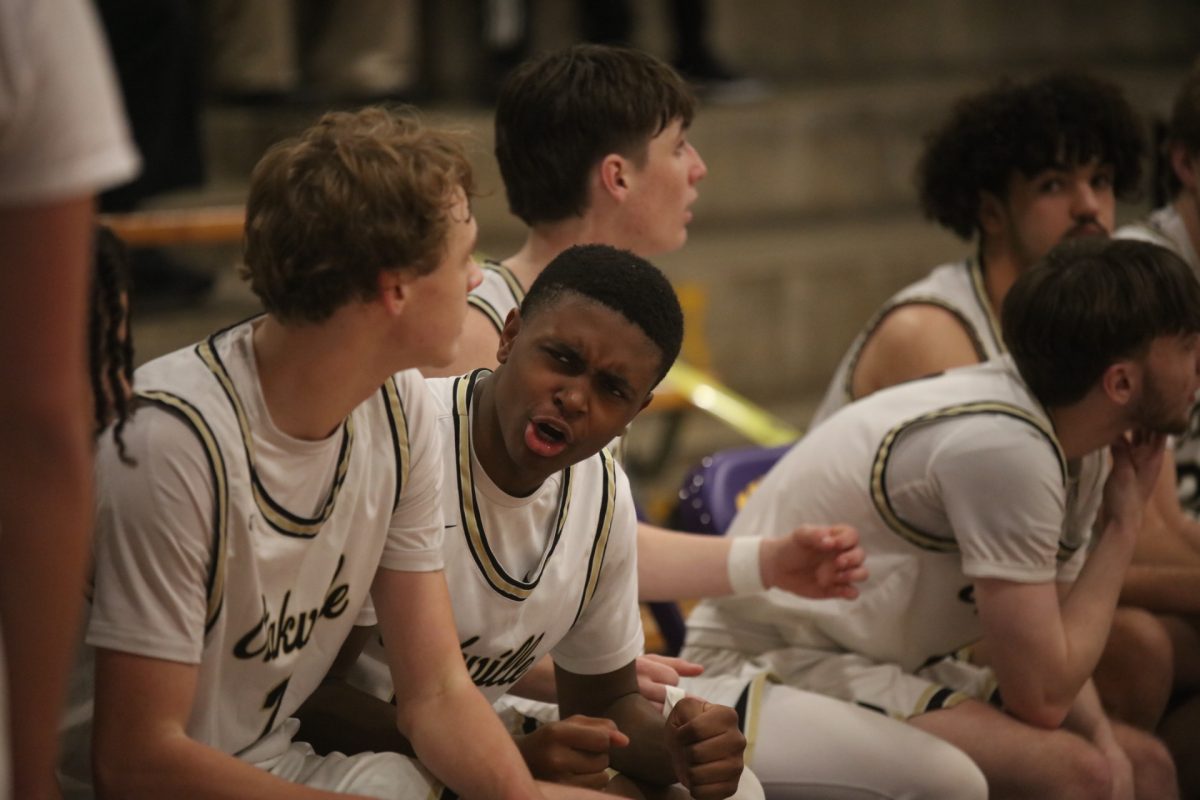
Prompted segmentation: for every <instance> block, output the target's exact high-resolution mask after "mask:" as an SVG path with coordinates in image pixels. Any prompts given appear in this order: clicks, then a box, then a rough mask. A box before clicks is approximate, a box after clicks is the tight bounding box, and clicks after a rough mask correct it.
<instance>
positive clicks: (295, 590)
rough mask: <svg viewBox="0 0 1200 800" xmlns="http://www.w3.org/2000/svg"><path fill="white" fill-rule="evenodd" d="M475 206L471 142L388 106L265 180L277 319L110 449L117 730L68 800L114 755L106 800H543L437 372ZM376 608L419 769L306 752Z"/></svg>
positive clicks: (106, 609)
mask: <svg viewBox="0 0 1200 800" xmlns="http://www.w3.org/2000/svg"><path fill="white" fill-rule="evenodd" d="M470 190H471V174H470V169H469V166H468V163H467V161H466V159H465V157H464V155H463V153H462V151H461V149H460V148H459V146H458V144H457V143H456V142H455V141H454V140H453V139H451V138H449V137H448V136H447V135H446V134H443V133H440V132H437V131H434V130H431V129H428V128H425V127H423V126H422V125H421V124H420V123H419V121H417V120H415V119H412V118H409V117H405V116H393V115H392V114H390V113H388V112H385V111H383V110H380V109H365V110H363V111H360V112H357V113H353V114H350V113H331V114H327V115H325V116H324V117H322V118H321V119H320V120H319V121H318V122H317V124H316V125H315V126H313V127H312V128H310V129H309V130H307V131H305V132H304V133H303V134H301V135H300V136H299V137H296V138H294V139H290V140H286V141H284V142H281V143H279V144H277V145H275V146H273V147H272V148H271V149H270V150H269V151H268V153H267V154H266V155H265V156H264V157H263V159H262V160H261V161H260V162H259V164H258V166H257V167H256V168H255V171H254V174H253V176H252V179H251V188H250V196H249V200H248V204H247V225H246V252H245V256H246V259H245V260H246V267H245V275H246V277H247V278H248V279H249V281H250V284H251V287H252V288H253V289H254V291H255V293H256V294H257V295H258V296H259V298H260V299H261V300H262V301H263V304H264V306H265V307H266V310H267V313H266V315H265V316H262V317H258V318H255V319H252V320H249V321H247V322H244V323H241V324H238V325H235V326H233V327H232V328H229V329H226V330H224V331H220V332H218V333H216V334H214V335H213V336H211V337H210V338H209V339H207V340H205V341H203V342H201V343H199V344H198V345H196V346H195V347H194V348H185V349H183V350H180V351H177V352H175V353H173V354H169V355H167V356H164V357H162V358H159V359H156V360H155V361H152V362H150V363H149V364H147V365H146V366H144V367H142V368H141V369H140V370H138V372H137V374H136V378H135V384H136V389H137V401H138V403H139V404H140V408H139V410H138V412H137V413H136V415H135V416H134V418H133V419H131V420H130V421H129V423H128V424H127V426H126V428H125V431H124V436H123V439H124V444H125V446H124V453H125V454H126V455H127V456H128V459H129V460H127V461H125V460H122V458H121V455H122V454H121V453H120V452H119V451H118V448H117V446H116V444H114V442H113V439H112V438H111V437H103V438H102V440H101V446H100V452H99V456H98V470H97V472H98V512H97V529H98V530H97V537H96V554H95V556H96V566H95V585H94V594H93V597H92V603H91V608H90V619H89V624H88V628H87V643H88V645H89V648H88V650H87V652H86V654H85V657H84V661H85V662H87V661H89V660H90V659H91V657H92V656H94V661H95V692H94V694H95V705H94V708H95V711H94V721H93V720H92V719H73V720H69V721H68V722H69V724H71V725H72V726H73V728H72V730H71V731H70V733H69V735H68V739H67V744H66V747H65V751H66V762H65V764H64V790H65V792H66V793H67V794H68V795H69V796H87V795H88V793H89V792H90V786H89V784H90V783H91V780H92V773H93V769H92V768H89V765H88V763H87V760H88V759H87V756H88V753H89V751H90V752H91V754H92V755H93V756H94V765H92V766H93V767H94V778H95V787H96V790H97V792H99V793H101V794H103V795H107V796H119V797H165V796H171V795H173V794H182V795H187V796H189V797H196V798H210V797H211V798H216V797H231V796H239V797H243V796H254V797H262V798H274V797H279V798H283V797H288V798H291V797H297V798H299V797H305V798H308V797H311V798H319V797H334V796H338V795H342V794H352V795H355V796H369V797H397V798H398V797H419V798H425V797H428V796H429V795H430V793H431V792H437V791H440V790H441V788H442V785H443V784H442V782H440V781H439V780H438V779H437V778H435V777H434V776H439V777H440V778H443V779H444V781H445V784H446V785H448V786H451V787H453V788H454V790H455V791H456V792H460V793H462V794H466V795H471V796H480V797H497V796H505V797H508V796H520V797H530V798H536V797H539V796H540V795H541V790H540V789H539V788H538V787H537V786H536V785H535V783H534V782H533V780H532V778H531V776H530V774H529V772H528V770H527V769H526V767H525V766H524V764H523V763H522V761H521V759H520V755H519V753H518V752H517V751H516V749H515V748H514V747H513V745H512V742H511V739H510V738H509V737H508V735H507V732H506V731H505V730H504V728H503V727H502V726H501V725H499V724H498V723H497V721H496V718H495V715H494V714H493V713H492V711H491V709H490V708H489V707H488V705H487V703H486V702H483V700H482V698H481V697H480V695H479V693H478V692H477V691H476V690H475V688H474V686H473V684H472V683H471V681H470V679H469V677H468V676H467V674H466V672H465V670H464V668H463V664H462V659H461V658H460V656H459V654H458V648H457V646H456V641H455V639H454V634H453V620H452V616H451V609H450V605H449V601H448V597H447V594H446V589H445V581H444V578H443V576H442V573H441V567H442V556H441V535H442V521H441V519H442V518H441V513H440V506H439V502H440V499H439V491H440V480H441V461H440V454H439V449H438V447H437V446H436V441H435V437H436V434H435V432H434V429H433V425H434V420H433V416H432V415H433V413H434V412H433V408H432V407H431V401H430V399H429V397H428V393H427V390H426V389H425V387H424V384H423V382H422V381H421V379H420V377H419V376H418V375H417V373H416V372H415V371H413V369H412V367H414V366H416V365H417V364H425V363H444V362H447V361H449V360H450V359H451V358H452V357H453V355H454V348H455V344H454V343H455V341H456V337H457V335H458V333H459V329H460V327H461V322H462V317H463V315H464V311H465V307H464V305H463V297H464V296H465V294H466V292H467V291H468V290H469V288H470V287H471V286H472V285H474V284H475V283H477V282H478V272H477V269H476V268H475V266H474V264H473V262H472V260H471V251H472V249H473V246H474V241H475V222H474V219H473V218H472V216H471V213H470V206H469V203H468V197H469V193H470ZM368 591H369V592H370V594H371V596H372V598H373V600H374V604H375V607H376V608H377V609H378V617H379V622H380V625H381V627H382V629H383V631H384V632H385V635H386V637H387V639H388V640H389V641H392V642H395V643H397V645H399V646H397V647H394V648H392V649H390V650H389V651H388V663H389V666H390V668H391V669H392V671H393V675H394V676H395V678H396V685H397V686H399V687H401V691H400V693H399V697H398V705H397V708H396V715H395V720H396V724H397V725H398V726H399V727H400V728H401V729H402V730H404V731H405V733H406V734H407V735H408V736H409V738H410V739H411V740H412V741H413V743H414V746H415V750H416V753H417V754H418V756H419V758H420V760H421V761H420V763H418V762H417V761H415V760H412V759H408V758H405V757H402V756H399V755H396V754H364V755H359V756H354V757H351V758H347V757H344V756H340V755H336V754H335V755H331V756H329V757H319V756H316V755H315V754H314V753H313V752H312V750H311V748H309V747H308V746H307V745H304V744H301V743H299V742H293V741H292V735H293V733H294V732H295V730H296V725H297V723H296V722H295V720H293V719H291V715H292V713H293V712H294V711H295V709H296V708H297V707H298V706H299V705H300V703H301V702H302V701H303V700H304V699H305V698H306V697H307V696H308V695H309V694H310V693H311V692H312V691H313V689H314V688H315V687H316V686H317V684H318V683H319V682H320V680H321V679H322V678H323V677H324V675H325V673H326V671H327V669H328V667H329V665H330V662H331V661H332V658H333V655H334V654H335V653H336V652H337V649H338V646H339V644H340V643H341V641H342V640H343V639H344V638H345V636H346V633H347V632H348V631H349V630H350V628H351V626H352V625H353V624H354V621H355V619H356V618H357V617H358V615H359V613H360V609H361V608H362V607H363V604H364V601H365V600H366V598H367V595H368ZM87 666H88V665H87V664H86V663H85V664H84V665H81V669H85V668H86V667H87ZM81 683H86V681H81ZM89 729H90V730H89ZM464 729H469V730H470V731H471V734H472V735H471V737H470V738H469V739H463V738H462V737H461V736H460V732H461V731H462V730H464ZM93 737H94V741H91V740H92V738H93ZM299 784H303V785H299ZM552 789H553V791H554V792H556V793H561V792H562V791H563V790H562V789H561V788H559V787H552Z"/></svg>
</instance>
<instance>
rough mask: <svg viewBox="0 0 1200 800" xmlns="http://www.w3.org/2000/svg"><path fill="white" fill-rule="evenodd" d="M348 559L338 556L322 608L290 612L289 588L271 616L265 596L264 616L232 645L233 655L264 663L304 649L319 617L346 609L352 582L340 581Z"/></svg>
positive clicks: (336, 616)
mask: <svg viewBox="0 0 1200 800" xmlns="http://www.w3.org/2000/svg"><path fill="white" fill-rule="evenodd" d="M345 562H346V557H345V556H344V555H343V556H342V557H341V558H339V559H338V565H337V569H336V570H335V571H334V573H333V578H332V579H330V581H329V589H328V591H326V592H325V600H324V602H323V603H321V606H320V607H319V608H312V609H308V610H307V611H300V612H298V613H292V612H290V611H289V610H288V604H289V603H290V602H291V599H292V592H291V590H290V589H289V590H288V591H287V592H285V593H284V595H283V601H282V602H281V603H280V604H279V612H278V613H277V614H274V615H272V613H271V609H270V608H269V607H268V604H267V598H266V596H263V598H262V617H261V618H260V619H259V620H258V622H257V623H255V625H254V627H252V628H251V629H250V630H248V631H246V633H245V635H243V636H242V638H240V639H238V641H237V644H235V645H234V646H233V654H234V655H235V656H236V657H238V658H241V659H246V660H248V659H252V658H259V657H261V658H262V660H263V661H264V662H271V661H274V660H275V659H276V658H278V657H279V654H280V653H281V652H282V653H290V652H292V651H293V650H300V649H303V647H304V646H305V645H306V644H308V640H309V639H310V638H311V637H312V632H313V628H315V627H316V625H317V620H319V619H321V618H322V617H325V618H326V619H337V618H338V617H340V616H341V615H342V614H343V613H345V611H346V606H347V604H348V601H347V600H346V595H347V594H348V593H349V591H350V584H348V583H338V582H337V579H338V575H340V574H341V572H342V565H343V564H345Z"/></svg>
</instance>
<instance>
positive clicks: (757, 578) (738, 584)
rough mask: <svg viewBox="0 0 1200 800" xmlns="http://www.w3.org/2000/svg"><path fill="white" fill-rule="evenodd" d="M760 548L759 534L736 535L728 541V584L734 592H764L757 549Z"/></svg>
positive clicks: (764, 586)
mask: <svg viewBox="0 0 1200 800" xmlns="http://www.w3.org/2000/svg"><path fill="white" fill-rule="evenodd" d="M760 549H762V537H761V536H736V537H734V538H733V539H732V540H731V541H730V543H729V560H728V562H727V564H728V567H729V585H730V586H731V587H732V588H733V593H734V594H754V593H755V592H765V591H766V590H767V585H766V584H765V583H763V579H762V568H761V567H760V566H759V560H758V551H759V550H760Z"/></svg>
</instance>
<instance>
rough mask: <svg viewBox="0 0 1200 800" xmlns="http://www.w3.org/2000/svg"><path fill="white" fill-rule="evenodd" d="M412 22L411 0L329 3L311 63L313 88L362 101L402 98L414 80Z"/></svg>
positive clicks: (414, 17) (414, 24) (414, 7)
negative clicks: (400, 96)
mask: <svg viewBox="0 0 1200 800" xmlns="http://www.w3.org/2000/svg"><path fill="white" fill-rule="evenodd" d="M418 17H419V15H418V9H417V5H416V3H414V2H412V0H353V2H346V1H345V0H340V2H336V3H332V4H331V5H330V6H329V7H328V9H327V15H326V18H325V28H324V30H322V31H321V32H320V35H319V36H318V37H317V47H316V50H315V52H314V53H313V55H312V59H311V65H310V66H311V72H312V79H313V85H314V86H315V87H316V88H318V89H321V90H324V91H327V92H332V93H334V94H337V95H338V96H342V97H349V98H361V99H364V100H369V99H376V98H381V99H382V98H386V97H389V96H399V95H401V94H403V93H404V92H406V91H407V90H409V89H410V88H411V87H412V86H413V84H414V83H415V82H416V79H417V75H416V63H417V35H418V29H417V26H418V25H419V23H420V21H419V19H418Z"/></svg>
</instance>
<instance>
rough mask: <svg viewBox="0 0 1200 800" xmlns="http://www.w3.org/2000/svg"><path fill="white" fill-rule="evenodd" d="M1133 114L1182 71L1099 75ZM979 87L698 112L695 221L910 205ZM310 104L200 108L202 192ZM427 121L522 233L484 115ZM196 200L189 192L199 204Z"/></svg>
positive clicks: (492, 211)
mask: <svg viewBox="0 0 1200 800" xmlns="http://www.w3.org/2000/svg"><path fill="white" fill-rule="evenodd" d="M1101 72H1102V73H1103V74H1106V75H1107V76H1108V77H1110V78H1112V79H1113V80H1115V81H1117V82H1118V83H1119V84H1120V85H1122V86H1123V87H1124V88H1125V89H1126V91H1127V92H1128V94H1129V96H1130V97H1131V98H1132V100H1133V101H1134V102H1135V105H1136V106H1137V107H1138V108H1139V110H1142V111H1144V112H1145V113H1147V114H1158V115H1161V114H1164V113H1165V112H1166V109H1167V108H1168V106H1169V103H1170V99H1171V96H1172V94H1173V92H1174V90H1175V87H1176V86H1177V85H1178V82H1179V81H1180V80H1181V79H1182V76H1183V71H1182V70H1180V69H1165V68H1153V69H1151V68H1125V69H1121V70H1101ZM983 85H986V81H983V80H980V79H978V78H976V77H968V76H964V75H961V74H950V75H947V76H943V77H917V78H912V77H899V78H891V79H886V80H863V81H857V82H851V83H842V84H840V85H835V86H822V87H809V88H804V87H791V88H787V89H780V90H778V91H776V92H775V93H774V94H773V95H772V96H771V97H770V98H768V99H766V100H764V101H762V102H759V103H755V104H752V105H740V106H709V107H704V108H702V109H701V111H700V113H699V115H698V117H697V119H696V121H695V123H694V125H693V129H692V132H691V139H692V141H693V142H694V143H695V144H696V146H697V148H698V149H699V150H700V152H701V154H702V155H703V156H704V158H705V160H706V161H707V163H708V167H709V173H708V177H707V178H706V179H705V181H704V182H703V184H702V185H701V198H700V200H699V202H698V203H697V205H696V207H695V212H696V218H697V220H699V221H702V222H703V224H705V225H713V224H719V225H731V224H734V225H740V224H745V223H747V222H750V223H755V224H758V223H760V222H761V221H763V220H764V219H767V220H772V221H775V220H796V219H803V218H805V217H809V216H812V217H821V218H823V217H829V216H831V215H833V216H837V215H842V216H853V215H859V214H880V213H895V212H898V211H906V210H909V209H911V208H912V206H913V202H914V191H913V186H912V175H913V170H914V168H915V165H916V161H917V158H918V155H919V153H920V150H921V147H922V142H923V137H924V136H925V134H926V133H927V132H928V130H929V129H930V128H931V127H933V126H934V125H936V124H937V123H938V121H939V120H941V119H942V118H943V117H944V115H945V114H946V112H947V110H948V108H949V107H950V105H951V103H952V102H953V101H954V99H955V98H957V97H959V96H961V95H962V94H964V93H965V92H969V91H973V90H976V89H978V88H979V87H981V86H983ZM320 111H321V110H320V109H317V108H289V109H275V110H272V111H270V112H266V111H263V110H259V109H246V108H230V107H214V108H212V109H210V110H209V111H208V113H207V115H206V126H207V142H208V152H209V160H210V172H211V176H212V179H211V185H210V187H208V188H207V189H206V191H207V192H208V194H209V198H208V199H214V198H215V199H216V200H219V201H223V202H224V201H230V200H233V201H235V202H236V200H237V199H238V198H239V197H244V191H245V184H246V181H247V180H248V178H249V174H250V171H251V169H252V168H253V166H254V163H255V162H256V161H257V160H258V158H259V157H260V156H261V154H262V153H263V151H264V150H265V149H266V148H267V147H268V146H269V145H270V144H271V143H272V142H274V141H276V140H278V139H280V138H283V137H286V136H289V135H292V134H294V133H296V132H298V131H299V130H301V129H302V128H304V127H305V126H306V125H308V124H310V123H311V122H312V121H314V120H315V119H316V117H317V116H318V115H319V113H320ZM427 117H428V118H429V119H430V121H432V122H434V123H437V124H444V125H448V126H451V127H455V128H459V129H461V130H463V131H465V132H467V133H468V137H469V141H470V143H471V153H472V160H473V163H474V164H475V167H476V172H477V177H478V184H479V188H480V190H481V197H480V198H479V199H478V201H477V204H476V209H477V212H478V213H477V216H478V218H479V220H480V224H481V227H482V241H483V242H484V243H485V245H487V244H488V243H489V242H492V241H497V240H499V241H501V242H508V241H512V240H513V239H517V238H519V237H520V235H521V230H520V224H519V223H518V222H517V221H516V220H515V219H512V218H511V217H510V216H509V214H508V210H507V205H506V202H505V199H504V190H503V186H502V184H501V182H500V177H499V172H498V170H497V168H496V166H495V162H494V159H493V157H492V155H491V152H492V132H491V124H492V121H491V112H490V111H489V110H485V109H478V108H469V107H453V106H444V107H438V108H435V109H433V110H431V111H430V112H429V113H428V114H427ZM201 199H203V198H199V197H197V198H193V199H192V201H193V202H195V201H199V200H201Z"/></svg>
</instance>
